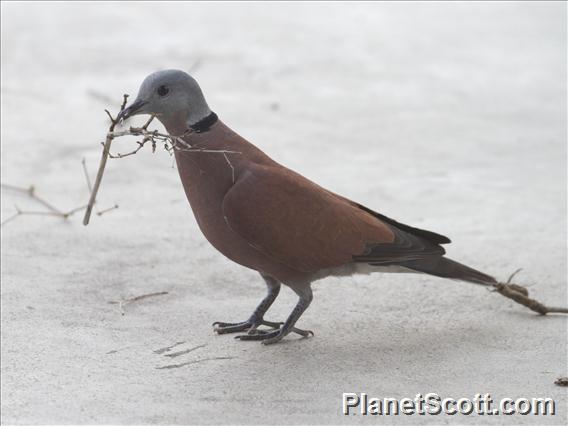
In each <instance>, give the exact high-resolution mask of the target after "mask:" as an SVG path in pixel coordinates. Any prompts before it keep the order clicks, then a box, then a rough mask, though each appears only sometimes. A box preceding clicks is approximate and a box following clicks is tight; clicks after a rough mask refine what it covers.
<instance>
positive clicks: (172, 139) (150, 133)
mask: <svg viewBox="0 0 568 426" xmlns="http://www.w3.org/2000/svg"><path fill="white" fill-rule="evenodd" d="M127 98H128V95H124V97H123V102H122V105H121V107H120V111H122V110H124V108H125V107H126V102H127ZM105 113H106V114H107V115H108V117H109V119H110V126H109V129H108V132H107V135H106V139H105V142H104V143H103V144H102V145H103V152H102V154H101V160H100V163H99V170H98V172H97V178H96V179H95V184H94V186H93V187H92V189H91V196H90V199H89V203H88V204H87V210H86V211H85V216H84V218H83V224H84V225H87V224H88V223H89V220H90V217H91V213H92V209H93V206H94V205H95V202H96V197H97V192H98V190H99V187H100V184H101V181H102V177H103V173H104V169H105V167H106V162H107V159H108V158H109V157H110V158H112V159H116V158H124V157H129V156H131V155H135V154H137V153H138V152H139V151H140V150H141V149H142V148H143V147H144V146H145V145H146V144H147V143H150V145H151V146H152V152H156V146H157V144H158V143H163V144H164V149H165V150H166V151H167V152H168V153H169V154H170V155H172V154H173V153H174V152H176V151H180V152H195V153H203V154H221V155H223V157H224V158H225V161H226V162H227V164H228V165H229V167H230V168H231V176H232V179H233V182H234V181H235V168H234V166H233V164H232V163H231V161H230V160H229V157H228V155H227V154H240V152H238V151H231V150H221V149H204V148H198V147H192V146H191V145H190V144H189V143H187V142H186V141H185V140H183V137H184V136H186V135H187V134H190V133H193V130H191V129H188V130H187V131H186V132H185V133H184V134H183V135H182V136H172V135H168V134H166V133H160V132H158V131H157V130H148V126H149V125H150V123H151V122H152V121H153V120H154V118H155V116H154V115H152V116H151V117H150V118H149V119H148V121H146V123H145V124H144V125H143V126H142V127H130V128H128V129H127V130H118V131H115V130H114V129H115V127H116V125H117V124H118V121H117V119H116V118H115V117H113V116H112V114H111V113H110V112H109V111H108V110H106V109H105ZM123 136H141V137H142V140H141V141H136V143H137V144H138V146H137V147H136V148H135V149H134V150H132V151H129V152H127V153H125V154H122V153H116V154H112V153H111V152H110V147H111V144H112V141H113V140H114V139H116V138H120V137H123Z"/></svg>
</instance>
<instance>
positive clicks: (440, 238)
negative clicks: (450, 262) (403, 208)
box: [355, 203, 452, 244]
mask: <svg viewBox="0 0 568 426" xmlns="http://www.w3.org/2000/svg"><path fill="white" fill-rule="evenodd" d="M355 204H356V205H357V207H359V208H360V209H361V210H364V211H366V212H367V213H369V214H371V215H373V216H375V217H376V218H377V219H379V220H382V221H383V222H386V223H388V224H390V225H393V226H395V227H397V228H398V229H400V230H401V231H405V232H408V233H409V234H412V235H416V236H417V237H422V238H424V239H426V240H428V241H430V242H431V243H434V244H449V243H451V242H452V241H451V240H450V239H449V238H448V237H446V236H444V235H441V234H437V233H436V232H432V231H426V230H425V229H420V228H414V227H412V226H408V225H405V224H404V223H400V222H397V221H396V220H394V219H391V218H390V217H387V216H384V215H382V214H380V213H377V212H375V211H373V210H371V209H369V208H367V207H365V206H363V205H361V204H359V203H355Z"/></svg>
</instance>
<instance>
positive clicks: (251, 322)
mask: <svg viewBox="0 0 568 426" xmlns="http://www.w3.org/2000/svg"><path fill="white" fill-rule="evenodd" d="M260 275H261V276H262V278H264V281H265V282H266V286H267V287H268V294H267V295H266V297H265V298H264V299H262V302H260V304H259V305H258V306H257V307H256V309H255V310H254V312H253V313H252V315H251V316H250V318H249V319H248V320H246V321H243V322H236V323H230V322H214V323H213V327H215V329H214V330H215V332H216V333H217V334H226V333H236V332H239V331H245V330H249V333H251V334H253V333H262V332H263V331H262V330H258V327H259V326H261V325H266V326H268V327H272V328H279V327H280V325H282V323H279V322H272V321H265V320H264V314H265V313H266V311H267V310H268V308H270V306H272V303H274V301H275V300H276V298H277V297H278V293H280V283H279V282H278V281H277V280H275V279H274V278H272V277H269V276H267V275H263V274H260Z"/></svg>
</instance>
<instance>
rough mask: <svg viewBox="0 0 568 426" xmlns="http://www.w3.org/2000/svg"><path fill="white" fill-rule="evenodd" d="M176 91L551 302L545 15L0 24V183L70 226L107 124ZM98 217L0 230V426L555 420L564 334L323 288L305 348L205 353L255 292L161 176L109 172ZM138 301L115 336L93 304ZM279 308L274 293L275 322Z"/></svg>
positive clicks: (106, 14) (560, 13)
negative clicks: (546, 412) (189, 76)
mask: <svg viewBox="0 0 568 426" xmlns="http://www.w3.org/2000/svg"><path fill="white" fill-rule="evenodd" d="M192 66H195V73H194V75H195V76H196V78H197V79H198V80H199V81H200V83H201V85H202V87H203V90H204V92H205V93H206V96H207V98H208V100H209V103H210V105H211V106H212V108H213V109H214V110H215V111H216V112H217V113H218V114H219V115H220V116H221V117H222V119H223V120H224V121H225V122H226V123H228V124H229V125H230V126H232V127H233V128H234V129H236V130H237V131H238V132H239V133H241V134H242V135H244V136H245V137H247V138H248V139H249V140H251V141H252V142H253V143H256V144H257V145H258V146H259V147H261V148H262V149H264V150H265V151H267V152H268V153H269V154H270V155H272V156H273V157H274V158H275V159H277V160H278V161H281V162H282V163H284V164H286V165H287V166H289V167H291V168H293V169H295V170H297V171H299V172H301V173H303V174H304V175H306V176H308V177H309V178H311V179H313V180H315V181H317V182H318V183H320V184H322V185H323V186H325V187H327V188H329V189H331V190H333V191H336V192H338V193H341V194H343V195H345V196H348V197H350V198H352V199H354V200H357V201H359V202H362V203H364V204H366V205H367V206H369V207H371V208H374V209H377V210H379V211H381V212H382V213H384V214H387V215H389V216H392V217H394V218H397V219H399V220H400V221H402V222H406V223H409V224H413V225H415V226H419V227H424V228H427V229H432V230H434V231H437V232H440V233H443V234H446V235H448V236H450V237H451V238H452V240H453V241H454V244H452V245H451V246H449V247H448V252H449V255H450V256H451V257H453V258H455V259H458V260H461V261H463V262H466V263H469V264H471V265H472V266H475V267H478V268H480V269H482V270H484V271H487V272H489V273H492V274H495V275H496V276H498V277H500V278H505V277H507V276H508V275H509V273H511V272H512V271H513V270H515V269H517V268H519V267H522V268H524V271H523V273H522V274H521V275H519V276H518V281H519V282H520V283H521V284H524V285H528V286H530V289H531V291H532V293H533V294H534V295H535V296H537V297H538V298H540V299H542V300H544V301H546V302H549V303H555V304H566V303H567V286H566V81H565V77H566V5H565V4H564V3H561V2H556V3H552V4H546V3H538V4H531V3H525V2H523V3H505V4H495V3H493V4H487V3H485V4H483V3H482V4H471V3H469V4H458V3H442V4H411V3H396V4H389V3H383V4H260V3H253V4H228V3H227V4H179V3H171V4H131V3H128V4H127V3H122V4H113V3H104V4H87V3H81V4H46V3H43V2H42V3H37V4H15V3H14V4H6V3H2V134H1V136H2V182H3V183H8V184H12V185H20V186H27V185H30V184H34V185H36V187H37V190H38V192H39V194H40V195H42V196H44V197H45V198H46V199H48V200H49V201H51V202H52V203H54V204H55V205H56V206H58V207H60V208H61V209H71V208H73V207H76V206H80V205H82V204H84V203H85V202H86V199H87V196H88V192H87V189H86V186H85V181H84V178H83V172H82V169H81V159H82V158H83V157H85V158H86V160H87V164H88V166H89V168H90V170H91V174H94V172H95V169H96V167H97V163H98V158H99V155H100V145H99V142H100V141H101V140H103V138H104V133H105V129H106V127H107V125H108V123H107V121H106V119H105V115H104V113H103V109H104V108H111V109H114V110H116V106H117V104H118V103H119V101H120V98H121V95H122V93H124V92H127V93H130V94H132V95H134V94H135V92H136V90H137V88H138V85H139V83H140V82H141V80H142V79H143V77H144V76H145V75H147V74H148V73H150V72H152V71H154V70H156V69H160V68H166V67H175V68H182V69H189V68H190V67H192ZM130 143H131V142H130ZM119 144H122V145H119ZM116 146H117V149H118V150H119V151H125V150H127V149H128V148H129V147H130V145H129V142H119V143H117V144H116ZM114 203H118V204H119V205H120V208H119V209H118V210H116V211H112V212H109V213H107V214H106V215H104V216H101V217H98V216H95V217H93V219H92V223H91V225H89V226H88V227H84V226H83V225H82V224H81V218H80V217H79V216H73V217H71V218H70V220H68V221H67V222H64V221H62V220H60V219H58V218H54V217H40V216H26V217H23V216H22V217H19V218H17V219H16V220H14V221H12V222H10V223H8V224H6V225H4V226H3V227H2V389H1V390H2V407H1V408H2V422H3V423H4V424H24V423H29V424H45V423H49V424H59V423H66V424H79V423H81V424H84V423H90V424H95V423H96V424H101V423H109V424H110V423H113V424H142V423H204V424H211V423H268V424H276V423H287V424H300V423H341V424H359V423H376V422H383V423H451V424H455V423H460V424H473V423H486V424H501V423H506V424H531V423H532V424H534V423H546V424H565V423H566V421H567V406H566V400H567V393H566V389H565V388H561V387H558V386H555V385H554V381H555V379H556V378H557V377H559V376H565V375H567V341H566V339H567V321H566V318H562V317H558V316H557V317H546V318H543V317H538V316H536V315H534V314H532V313H530V312H528V311H527V310H526V309H524V308H523V307H520V306H518V305H515V304H514V303H513V302H511V301H509V300H506V299H504V298H502V297H501V296H499V295H496V294H491V293H490V292H488V291H487V290H485V289H483V288H479V287H476V286H472V285H468V284H463V283H455V282H451V281H444V280H441V279H436V278H431V277H426V276H413V275H396V274H391V275H374V276H370V277H355V278H347V279H341V280H340V279H328V280H325V281H322V282H320V283H318V284H317V285H316V287H315V299H314V303H313V304H312V306H311V307H310V309H309V310H308V311H307V312H306V314H305V315H304V316H303V317H302V319H301V321H300V326H301V327H304V328H309V329H312V330H314V331H315V333H316V336H315V337H314V338H312V339H309V340H299V339H297V338H295V337H290V338H289V339H287V341H286V342H285V344H280V345H276V346H270V347H264V346H262V345H260V344H258V343H247V342H239V341H236V340H234V339H232V337H230V336H215V335H214V334H213V333H212V329H211V323H212V322H213V321H218V320H221V321H236V320H242V319H245V318H246V317H247V316H248V315H249V314H250V312H251V310H252V309H253V307H254V306H255V305H256V304H257V303H258V301H259V300H260V298H261V297H262V296H263V295H264V291H265V290H264V285H263V284H262V282H261V281H260V280H259V278H258V276H257V275H256V273H254V272H253V271H249V270H246V269H244V268H242V267H239V266H238V265H235V264H232V263H231V262H229V261H227V260H226V259H225V258H224V257H223V256H222V255H220V254H218V253H217V252H216V251H215V250H214V249H213V248H212V247H210V246H209V244H208V243H207V241H205V239H204V237H203V236H202V235H201V233H200V232H199V230H198V228H197V225H196V223H195V220H194V218H193V215H192V213H191V211H190V209H189V207H188V205H187V203H186V200H185V198H184V194H183V191H182V188H181V185H180V183H179V180H178V176H177V172H176V170H175V169H173V168H172V161H171V159H170V158H169V156H168V155H167V154H166V153H165V152H161V151H159V152H158V153H156V154H155V155H154V156H152V154H151V153H150V152H143V153H140V154H139V155H137V156H136V157H130V158H128V159H123V160H113V161H111V162H110V164H109V167H108V169H107V173H106V175H105V180H104V182H103V186H102V190H101V194H100V198H99V207H100V208H105V207H108V206H112V205H113V204H114ZM14 204H17V205H18V206H19V207H20V208H21V209H28V210H29V209H34V210H38V209H41V206H38V205H35V204H33V203H31V202H30V201H29V200H27V199H26V198H25V197H23V196H21V195H19V194H17V193H14V192H12V191H9V190H5V189H3V190H2V218H3V219H6V218H8V217H9V216H10V215H11V214H12V213H14V211H15V210H14ZM153 292H168V294H167V295H162V296H156V297H153V298H147V299H144V300H140V301H138V302H135V303H132V304H130V305H127V306H126V307H125V315H121V313H120V310H119V307H118V306H117V305H116V304H111V303H109V302H112V301H118V300H125V299H129V298H132V297H136V296H140V295H144V294H148V293H153ZM294 303H295V297H294V295H293V294H292V292H291V291H289V290H285V291H283V294H282V295H281V297H280V299H279V300H278V302H277V304H276V305H275V306H274V307H273V309H272V310H271V311H270V314H269V318H272V319H279V320H281V319H283V318H285V316H287V315H288V313H289V311H290V310H291V308H292V306H293V304H294ZM174 345H175V347H172V346H174ZM167 347H172V348H171V349H169V350H161V349H164V348H167ZM190 349H193V350H190ZM343 392H366V393H368V394H369V395H371V396H376V397H380V398H383V397H400V398H402V397H411V398H412V397H414V396H415V395H416V393H423V394H425V393H428V392H436V393H438V394H439V395H440V396H441V397H443V398H445V397H453V398H461V397H473V396H474V395H475V394H476V393H491V395H492V396H493V398H494V399H499V398H503V397H511V398H518V397H527V398H532V397H551V398H554V399H555V400H556V401H557V413H556V415H555V416H550V417H542V418H538V419H535V418H534V417H533V416H530V415H529V416H519V415H517V416H508V417H505V416H469V417H468V416H398V417H388V418H374V417H363V416H360V415H359V416H351V417H344V416H343V415H342V414H341V397H342V393H343Z"/></svg>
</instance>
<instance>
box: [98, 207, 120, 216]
mask: <svg viewBox="0 0 568 426" xmlns="http://www.w3.org/2000/svg"><path fill="white" fill-rule="evenodd" d="M116 209H118V204H115V205H114V206H112V207H109V208H108V209H104V210H101V211H100V212H97V216H102V215H103V214H105V213H108V212H110V211H111V210H116Z"/></svg>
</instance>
